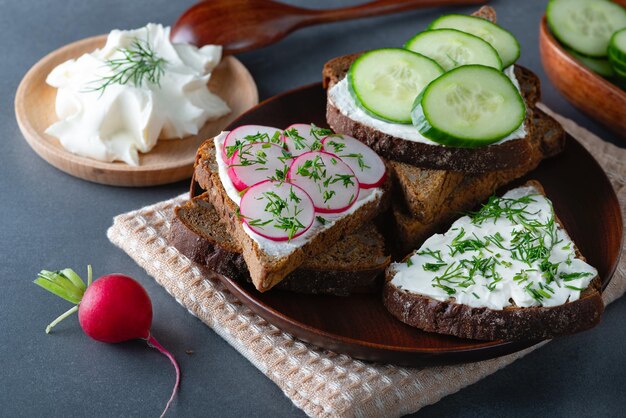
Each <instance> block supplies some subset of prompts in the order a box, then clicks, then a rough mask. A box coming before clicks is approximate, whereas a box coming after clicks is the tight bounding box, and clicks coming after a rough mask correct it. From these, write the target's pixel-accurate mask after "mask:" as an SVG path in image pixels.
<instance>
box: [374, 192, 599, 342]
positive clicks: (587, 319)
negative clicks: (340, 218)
mask: <svg viewBox="0 0 626 418" xmlns="http://www.w3.org/2000/svg"><path fill="white" fill-rule="evenodd" d="M526 184H527V185H533V186H534V187H535V188H536V189H538V190H539V191H540V192H541V193H542V194H544V195H545V192H544V190H543V187H542V186H541V184H540V183H538V182H536V181H529V182H528V183H526ZM556 222H558V223H559V225H561V227H563V225H562V223H561V222H560V221H559V220H558V218H557V219H556ZM575 251H576V256H577V258H580V259H582V260H583V261H584V260H585V258H584V257H583V256H582V254H581V253H580V251H579V250H578V248H576V247H575ZM394 273H395V272H394V270H393V266H390V267H389V268H388V269H387V273H386V283H385V286H384V290H383V304H384V305H385V307H386V308H387V310H389V312H391V314H392V315H394V316H395V317H396V318H398V319H399V320H400V321H402V322H404V323H406V324H408V325H411V326H413V327H416V328H420V329H422V330H424V331H428V332H436V333H440V334H447V335H454V336H457V337H460V338H470V339H476V340H543V339H547V338H554V337H557V336H561V335H567V334H573V333H576V332H580V331H584V330H586V329H589V328H592V327H593V326H595V325H596V324H597V323H598V322H599V321H600V317H601V315H602V312H603V311H604V303H603V302H602V293H601V292H602V283H601V281H600V278H599V277H598V276H596V277H595V278H593V280H592V281H591V282H590V284H589V286H588V287H587V288H586V289H585V290H584V291H583V292H582V293H581V296H580V298H579V299H578V300H576V301H573V302H568V303H565V304H563V305H560V306H555V307H527V308H523V307H516V306H511V307H506V308H504V309H502V310H494V309H489V308H474V307H471V306H468V305H463V304H458V303H455V301H454V298H451V299H449V300H446V301H438V300H435V299H432V298H430V297H426V296H422V295H419V294H416V293H411V292H408V291H406V290H403V289H399V288H398V287H396V286H394V285H393V284H391V280H392V279H393V276H394Z"/></svg>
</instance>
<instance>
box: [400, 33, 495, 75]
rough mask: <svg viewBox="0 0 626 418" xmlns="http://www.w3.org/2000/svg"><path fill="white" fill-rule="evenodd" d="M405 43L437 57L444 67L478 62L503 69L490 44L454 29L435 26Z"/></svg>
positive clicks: (435, 58)
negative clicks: (435, 27) (436, 27)
mask: <svg viewBox="0 0 626 418" xmlns="http://www.w3.org/2000/svg"><path fill="white" fill-rule="evenodd" d="M404 47H405V48H406V49H409V50H411V51H413V52H417V53H419V54H422V55H425V56H427V57H428V58H432V59H433V60H435V61H437V63H438V64H439V65H441V66H442V67H443V69H444V70H446V71H450V70H451V69H453V68H456V67H460V66H461V65H468V64H481V65H486V66H487V67H493V68H495V69H496V70H502V60H501V59H500V56H499V55H498V52H497V51H496V50H495V49H493V47H492V46H491V45H489V44H488V43H487V42H485V41H484V40H482V39H481V38H479V37H478V36H474V35H470V34H469V33H465V32H461V31H458V30H456V29H434V30H427V31H425V32H421V33H418V34H417V35H415V36H414V37H412V38H411V39H409V40H408V41H407V42H406V43H405V44H404Z"/></svg>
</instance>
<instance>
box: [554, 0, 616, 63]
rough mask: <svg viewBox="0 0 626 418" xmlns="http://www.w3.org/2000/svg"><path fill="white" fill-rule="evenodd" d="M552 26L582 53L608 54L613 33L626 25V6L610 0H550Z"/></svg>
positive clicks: (560, 37)
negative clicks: (625, 7)
mask: <svg viewBox="0 0 626 418" xmlns="http://www.w3.org/2000/svg"><path fill="white" fill-rule="evenodd" d="M546 16H547V19H548V26H549V27H550V30H551V31H552V33H553V34H554V36H556V38H557V39H558V40H559V41H560V42H561V43H563V44H565V45H566V46H568V47H570V48H571V49H573V50H574V51H576V52H578V53H579V54H583V55H587V56H590V57H606V56H607V48H608V46H609V40H610V39H611V36H612V35H613V33H614V32H615V31H617V30H620V29H622V28H625V27H626V9H624V8H623V7H621V6H619V5H617V4H615V3H613V2H611V1H608V0H550V3H548V9H547V11H546Z"/></svg>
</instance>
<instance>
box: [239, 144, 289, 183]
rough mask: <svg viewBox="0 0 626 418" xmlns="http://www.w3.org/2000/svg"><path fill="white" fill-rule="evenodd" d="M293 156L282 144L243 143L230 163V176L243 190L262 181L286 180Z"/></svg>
mask: <svg viewBox="0 0 626 418" xmlns="http://www.w3.org/2000/svg"><path fill="white" fill-rule="evenodd" d="M290 159H291V156H290V155H289V153H288V152H287V151H285V150H284V149H283V148H282V147H281V146H279V145H276V144H269V143H264V142H255V143H252V144H246V145H242V146H241V148H240V149H238V150H236V151H235V153H234V154H233V156H232V158H231V160H230V163H229V165H228V176H229V177H230V179H231V180H232V181H233V184H234V185H235V187H236V188H237V190H239V191H241V190H243V189H246V188H248V187H250V186H252V185H253V184H256V183H258V182H260V181H263V180H267V179H272V180H285V177H286V174H287V165H288V164H289V161H290Z"/></svg>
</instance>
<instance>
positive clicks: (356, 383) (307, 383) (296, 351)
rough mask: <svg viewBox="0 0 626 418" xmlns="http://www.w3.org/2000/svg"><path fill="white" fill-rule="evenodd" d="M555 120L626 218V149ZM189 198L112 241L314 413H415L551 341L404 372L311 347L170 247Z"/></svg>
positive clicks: (120, 231)
mask: <svg viewBox="0 0 626 418" xmlns="http://www.w3.org/2000/svg"><path fill="white" fill-rule="evenodd" d="M546 111H548V112H549V110H547V109H546ZM555 117H557V118H558V119H559V121H560V122H561V123H562V124H563V126H564V127H565V129H566V130H567V131H568V132H570V134H572V135H573V136H574V137H576V138H577V139H578V140H579V141H580V142H581V143H582V144H583V145H585V147H587V149H588V150H589V151H591V153H592V154H593V155H594V156H595V158H596V159H597V160H598V161H599V162H600V164H601V165H602V166H603V167H604V169H605V170H606V172H607V173H608V176H609V178H610V179H611V182H612V183H613V187H614V188H615V191H616V192H617V194H618V196H619V200H620V203H621V208H622V216H623V217H625V218H626V216H625V215H626V213H625V212H626V211H625V208H626V184H625V182H626V150H624V149H620V148H618V147H616V146H614V145H612V144H609V143H606V142H604V141H602V140H601V139H600V138H598V137H597V136H595V135H593V134H592V133H590V132H589V131H587V130H585V129H583V128H581V127H580V126H578V125H576V123H574V122H573V121H571V120H567V119H564V118H562V117H559V116H558V115H555ZM184 198H185V196H179V197H177V198H174V199H171V200H168V201H165V202H160V203H157V204H155V205H152V206H147V207H144V208H142V209H139V210H137V211H134V212H129V213H126V214H123V215H119V216H117V217H116V218H115V219H114V224H113V226H112V227H111V228H110V229H109V230H108V237H109V239H110V240H111V241H112V242H113V243H114V244H116V245H117V246H119V247H120V248H122V249H123V250H124V251H126V252H127V253H128V255H130V256H131V257H132V258H133V259H134V260H135V261H136V262H137V263H138V264H139V265H140V266H142V267H143V268H144V269H145V270H146V271H147V272H148V274H150V275H151V276H153V277H154V278H155V279H156V281H157V282H158V283H159V284H160V285H161V286H163V287H164V288H165V289H166V290H167V291H168V292H169V293H170V294H171V295H172V296H174V298H176V300H177V301H178V302H179V303H180V304H181V305H183V306H185V307H186V308H187V309H188V310H189V311H190V312H191V313H192V314H194V315H196V316H197V317H198V318H200V319H201V320H202V321H203V322H204V323H205V324H207V325H208V326H209V327H211V328H213V330H215V332H217V333H218V334H219V335H220V336H222V338H224V339H225V340H226V341H228V343H229V344H230V345H232V346H233V347H234V348H235V349H236V350H237V351H239V352H240V353H241V354H242V355H243V356H245V357H246V358H247V359H248V360H250V362H251V363H252V364H254V366H256V367H257V368H258V369H259V370H261V371H262V372H263V373H264V374H265V375H266V376H267V377H269V378H270V379H272V381H274V383H276V384H277V385H278V386H279V387H280V388H281V390H282V391H283V392H284V393H285V394H286V395H287V396H288V397H289V398H290V399H291V400H292V401H293V403H294V404H295V405H296V406H297V407H299V408H301V409H303V410H304V411H305V412H306V413H307V414H308V415H311V416H318V417H327V416H333V417H334V416H345V417H352V416H357V417H370V416H371V417H378V416H392V417H393V416H400V415H404V414H408V413H411V412H415V411H417V410H419V409H420V408H422V407H424V406H426V405H429V404H432V403H435V402H437V401H439V400H440V399H441V398H443V397H444V396H446V395H449V394H451V393H454V392H457V391H458V390H460V389H462V388H463V387H465V386H468V385H470V384H472V383H474V382H476V381H478V380H480V379H482V378H483V377H485V376H488V375H490V374H491V373H494V372H495V371H497V370H498V369H500V368H502V367H504V366H506V365H508V364H510V363H512V362H513V361H515V360H517V359H518V358H520V357H523V356H524V355H526V354H527V353H529V352H530V351H532V350H535V349H536V348H538V347H539V346H541V345H542V344H545V342H544V343H541V344H538V345H536V346H534V347H531V348H529V349H526V350H524V351H521V352H518V353H514V354H511V355H508V356H504V357H500V358H496V359H492V360H486V361H481V362H477V363H470V364H462V365H453V366H440V367H426V368H404V367H397V366H393V365H383V364H371V363H367V362H362V361H359V360H355V359H352V358H351V357H349V356H346V355H342V354H336V353H332V352H329V351H326V350H322V349H319V348H317V347H315V346H312V345H310V344H306V343H303V342H301V341H299V340H297V339H295V338H294V337H292V336H290V335H289V334H286V333H284V332H282V331H281V330H280V329H278V328H276V327H275V326H273V325H271V324H269V323H267V322H266V321H265V320H264V319H262V318H260V317H259V316H257V315H255V314H254V313H253V312H252V311H250V309H248V308H247V307H246V306H244V305H243V304H241V303H240V302H239V301H238V300H237V299H236V298H235V297H234V296H232V295H231V294H230V293H229V292H228V290H227V289H226V288H225V287H224V286H223V285H222V284H221V283H220V282H219V280H218V279H217V278H216V277H215V274H214V273H212V272H210V271H208V270H206V269H204V268H203V267H201V266H199V265H197V264H195V263H192V262H191V261H189V260H188V259H187V258H186V257H184V256H183V255H181V254H180V253H179V252H178V251H177V250H176V249H175V248H173V247H171V246H169V245H168V242H167V239H166V237H167V231H168V228H169V218H170V216H171V215H172V210H173V208H174V206H176V205H177V204H180V203H181V202H182V201H183V200H184ZM623 253H624V248H622V254H623ZM625 290H626V257H622V258H621V261H620V263H619V266H618V268H617V271H616V273H615V276H614V278H613V280H612V281H611V283H610V284H609V286H608V287H607V289H606V291H605V293H604V296H603V297H604V300H605V303H610V302H611V301H613V300H615V299H616V298H618V297H620V296H621V295H622V294H623V293H624V291H625Z"/></svg>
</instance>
